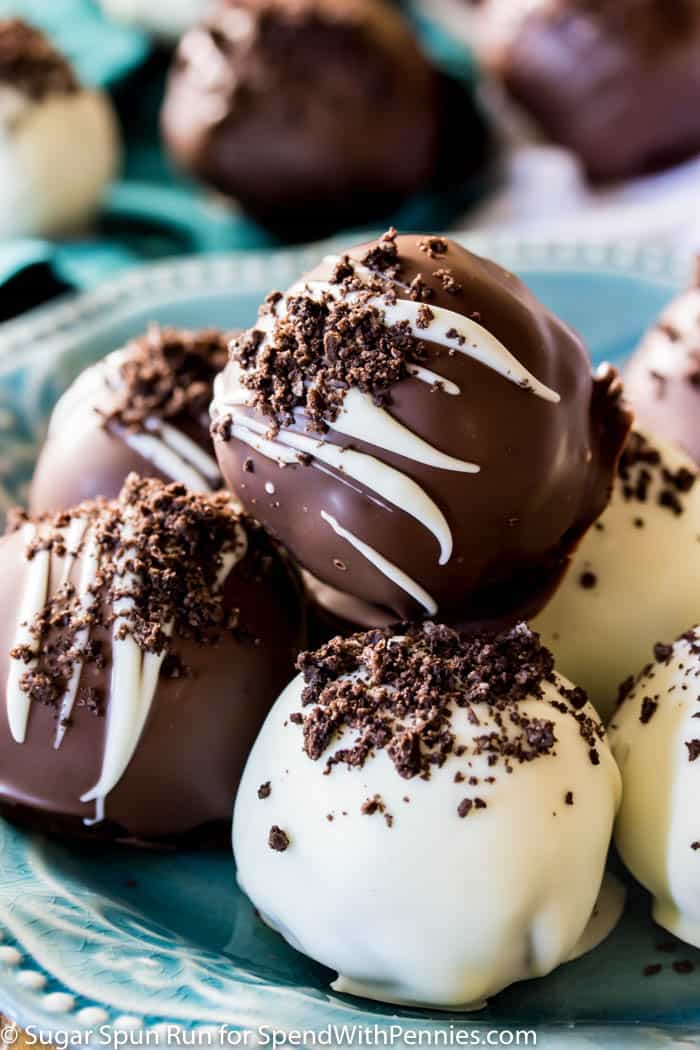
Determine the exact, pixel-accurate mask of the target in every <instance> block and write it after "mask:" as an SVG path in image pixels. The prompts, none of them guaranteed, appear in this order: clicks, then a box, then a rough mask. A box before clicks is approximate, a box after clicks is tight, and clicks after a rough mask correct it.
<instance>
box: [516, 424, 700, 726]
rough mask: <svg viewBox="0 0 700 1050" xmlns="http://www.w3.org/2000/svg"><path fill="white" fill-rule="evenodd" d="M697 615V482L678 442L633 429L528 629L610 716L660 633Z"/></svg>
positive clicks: (699, 580)
mask: <svg viewBox="0 0 700 1050" xmlns="http://www.w3.org/2000/svg"><path fill="white" fill-rule="evenodd" d="M698 615H700V480H698V473H697V471H696V469H695V466H694V464H693V462H692V461H691V460H689V459H688V457H687V456H685V455H684V454H683V453H682V452H681V451H680V450H679V449H677V448H676V447H675V446H673V445H670V444H667V443H666V442H663V441H660V440H658V439H656V438H653V437H651V436H648V435H642V434H640V433H635V434H633V435H632V436H631V438H630V440H629V442H628V445H627V448H626V450H625V452H624V453H623V456H622V459H621V460H620V465H619V469H618V475H617V478H616V479H615V487H614V490H613V495H612V499H611V501H610V505H609V506H608V508H607V510H606V511H605V513H604V514H603V516H602V517H601V518H600V520H599V521H598V522H597V523H596V524H595V526H594V527H593V528H592V529H591V530H590V532H589V533H588V534H587V535H586V537H585V538H584V540H583V542H582V543H581V545H580V547H579V549H578V551H577V552H576V556H575V558H574V560H573V562H572V565H571V567H570V569H569V570H568V573H567V575H566V577H565V579H564V581H563V583H562V584H561V586H560V587H559V590H558V591H557V592H556V594H555V595H554V597H553V598H552V600H551V602H550V603H549V605H547V607H546V608H545V609H544V611H543V612H542V613H541V614H540V615H539V616H538V617H537V618H536V619H535V621H534V627H535V628H536V630H537V631H539V632H540V633H541V635H542V638H543V641H544V643H545V645H547V646H549V648H550V649H551V650H552V652H553V653H554V655H555V658H556V661H557V667H558V668H559V669H560V670H561V671H562V673H563V674H565V675H567V677H569V678H571V679H572V680H573V681H575V682H576V683H577V684H579V685H581V686H583V688H584V689H585V690H586V691H587V693H588V695H589V697H590V699H591V702H592V703H593V704H594V705H595V706H596V708H597V709H598V711H599V712H600V714H601V715H602V716H603V717H604V718H607V717H608V716H609V715H610V713H611V711H612V709H613V707H614V705H615V701H616V697H617V691H618V686H619V685H620V683H621V682H622V681H623V679H624V678H626V677H627V676H628V675H630V674H634V673H635V671H636V670H637V669H638V668H639V667H641V666H642V664H643V663H644V659H645V656H646V654H647V653H649V652H650V651H651V648H652V646H653V645H654V643H655V642H656V641H658V640H659V639H660V638H674V637H675V636H676V635H677V634H678V633H679V632H680V631H682V630H683V629H684V628H685V627H686V626H687V624H688V623H691V622H692V621H693V620H694V619H695V618H697V616H698Z"/></svg>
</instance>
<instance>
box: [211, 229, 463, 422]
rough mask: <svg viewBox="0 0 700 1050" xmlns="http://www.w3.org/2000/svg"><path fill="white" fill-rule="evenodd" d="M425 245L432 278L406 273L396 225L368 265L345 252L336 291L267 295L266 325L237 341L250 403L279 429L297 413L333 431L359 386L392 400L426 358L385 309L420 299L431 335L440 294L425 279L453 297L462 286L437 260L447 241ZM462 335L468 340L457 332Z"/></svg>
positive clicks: (406, 327) (421, 322)
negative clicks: (433, 305) (434, 305)
mask: <svg viewBox="0 0 700 1050" xmlns="http://www.w3.org/2000/svg"><path fill="white" fill-rule="evenodd" d="M418 243H419V248H420V250H421V251H423V252H424V253H425V255H426V270H425V274H417V275H414V276H413V277H412V278H410V279H409V278H408V277H405V278H404V277H403V275H402V271H403V269H404V263H403V261H402V259H401V256H400V254H399V247H398V243H397V233H396V230H394V229H390V230H388V231H387V232H386V233H385V234H384V235H383V236H382V237H381V238H380V240H379V241H377V242H376V243H375V244H374V245H373V246H372V247H371V248H369V249H368V250H367V251H366V252H365V254H364V255H363V256H362V258H361V260H360V262H359V263H358V262H357V261H356V260H353V259H352V258H351V257H350V256H349V255H343V256H342V257H341V258H340V260H339V261H338V262H337V263H336V264H335V268H334V269H333V272H332V274H331V277H330V281H329V285H330V289H329V288H328V287H323V286H321V287H320V288H319V287H314V286H312V285H309V284H307V285H303V284H300V285H298V286H296V287H295V288H294V289H292V290H291V291H290V292H289V293H288V294H287V295H286V296H284V297H283V298H284V308H283V309H281V308H278V306H277V303H278V299H275V301H274V302H273V303H270V301H269V299H268V301H266V302H265V304H264V305H263V306H262V308H261V311H260V324H259V327H254V328H251V329H249V330H248V331H246V332H244V333H243V334H242V335H241V336H239V337H238V338H237V339H235V340H234V341H233V343H232V346H231V358H232V360H233V361H234V362H235V363H236V364H238V366H239V381H240V383H241V384H242V385H243V386H244V387H245V388H246V389H247V390H248V391H249V392H250V397H249V399H248V404H250V405H251V406H252V407H254V408H256V409H257V410H258V411H260V412H261V413H262V414H263V415H265V416H266V417H267V418H268V419H269V421H270V433H271V434H272V435H274V434H275V433H276V432H277V431H278V430H279V429H280V427H285V426H290V425H291V424H292V423H293V422H294V421H295V413H303V416H304V422H305V424H306V426H307V428H308V429H309V430H311V431H315V432H317V433H325V432H327V430H328V429H329V426H330V425H332V423H333V422H334V420H335V419H336V418H337V416H338V413H339V412H340V410H341V407H342V403H343V400H344V398H345V396H346V394H347V392H348V390H350V389H356V390H359V391H361V392H362V393H364V394H367V395H369V396H371V397H372V399H373V400H374V402H375V403H376V404H377V405H380V406H382V407H385V406H388V405H390V404H391V400H392V388H393V387H394V386H395V385H396V384H397V383H399V382H401V381H402V380H405V379H408V378H409V377H410V375H411V365H416V364H421V363H423V362H424V361H425V360H426V359H427V357H428V356H429V353H430V351H429V348H428V347H426V345H425V343H424V342H423V340H422V339H420V338H416V336H415V335H414V332H413V329H412V327H411V325H410V324H409V323H408V322H407V321H399V322H396V323H394V324H389V323H388V321H387V315H386V312H385V306H390V305H393V304H395V303H396V301H397V299H398V298H404V299H409V300H412V301H414V302H416V303H419V304H420V310H419V313H418V322H417V327H418V329H419V330H421V332H422V331H426V333H427V330H428V329H429V328H430V325H431V323H432V321H433V320H434V314H433V311H432V310H431V308H430V306H429V305H428V303H429V301H430V300H431V299H432V298H433V296H434V294H435V291H434V287H433V286H431V284H430V283H429V280H427V279H426V278H435V279H436V280H437V281H438V282H439V285H441V286H442V288H443V289H444V290H445V291H447V292H448V293H449V294H453V295H457V294H459V293H460V292H461V290H462V289H461V286H460V284H459V283H458V282H457V280H456V279H455V277H454V274H453V273H452V271H451V270H449V269H446V268H445V267H444V266H439V267H437V268H434V265H435V264H434V263H433V264H432V265H431V262H430V260H435V259H441V258H442V257H443V256H444V255H445V253H446V252H447V251H448V248H449V246H448V243H447V241H445V240H444V238H441V237H428V238H423V239H422V240H420V241H419V242H418ZM278 295H279V293H278ZM455 338H459V339H460V341H462V342H463V337H458V334H457V333H455ZM426 339H429V334H426Z"/></svg>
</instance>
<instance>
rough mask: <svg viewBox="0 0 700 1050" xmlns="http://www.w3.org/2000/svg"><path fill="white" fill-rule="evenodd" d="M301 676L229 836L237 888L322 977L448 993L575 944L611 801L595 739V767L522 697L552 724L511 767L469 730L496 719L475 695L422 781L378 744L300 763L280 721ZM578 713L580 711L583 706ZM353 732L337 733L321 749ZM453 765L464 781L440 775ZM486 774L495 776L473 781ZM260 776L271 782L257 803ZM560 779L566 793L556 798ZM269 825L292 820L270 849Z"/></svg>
mask: <svg viewBox="0 0 700 1050" xmlns="http://www.w3.org/2000/svg"><path fill="white" fill-rule="evenodd" d="M544 688H545V697H546V698H547V699H552V700H558V699H559V695H560V694H559V693H558V690H557V688H556V687H555V686H553V685H550V684H545V687H544ZM301 691H302V681H301V677H299V678H296V679H295V680H294V681H293V682H292V683H291V684H290V685H289V687H288V688H287V689H286V690H285V692H284V693H283V694H282V696H281V697H280V698H279V700H278V701H277V703H276V705H275V707H274V708H273V709H272V711H271V713H270V715H269V717H268V719H267V721H266V723H265V725H264V727H263V729H262V731H261V733H260V735H259V737H258V740H257V743H256V744H255V746H254V748H253V752H252V754H251V756H250V759H249V761H248V764H247V767H246V770H245V773H244V776H243V780H242V784H241V788H240V791H239V794H238V799H237V802H236V809H235V815H234V848H235V854H236V861H237V864H238V879H239V883H240V885H241V887H242V889H243V890H244V891H245V892H246V893H247V894H248V895H249V896H250V898H251V900H252V901H253V903H254V904H255V906H256V907H257V908H258V909H259V910H260V912H261V913H262V914H263V916H264V917H265V918H266V921H267V922H268V923H269V924H270V925H271V926H273V927H275V928H276V929H277V930H278V931H279V932H280V933H281V934H282V935H283V936H284V937H285V938H286V939H287V940H288V941H289V943H290V944H292V945H294V946H295V947H297V948H299V949H300V950H301V951H304V952H305V953H306V954H308V955H310V956H311V957H312V958H314V959H317V960H319V961H320V962H323V963H325V964H326V965H327V966H329V967H330V968H331V969H334V970H337V971H338V972H339V974H340V977H339V980H338V982H336V983H335V984H334V987H335V988H336V989H337V990H339V991H344V992H351V993H354V994H360V995H365V996H368V997H370V998H375V999H380V1000H382V1001H385V1002H397V1003H400V1002H410V1003H419V1004H420V1003H422V1004H430V1005H434V1006H442V1007H448V1006H451V1007H456V1008H460V1007H465V1006H467V1005H473V1004H475V1003H479V1004H480V1003H482V1002H483V1000H484V999H486V998H487V997H489V996H491V995H494V994H495V993H496V992H498V991H499V990H500V989H501V988H504V987H505V986H506V985H508V984H511V983H512V982H514V981H519V980H523V979H525V978H528V977H534V976H537V975H542V974H545V973H549V972H550V971H551V970H552V969H554V968H555V967H556V966H558V965H559V964H560V963H562V962H564V961H565V960H567V959H568V958H569V957H570V956H571V955H572V954H574V952H575V949H576V946H577V945H578V943H579V941H580V939H581V937H582V935H583V933H584V931H585V929H586V927H587V924H588V921H589V919H590V918H591V914H592V912H593V909H594V906H595V904H596V900H597V898H598V893H599V890H600V887H601V880H602V878H603V869H604V866H605V857H606V853H607V848H608V843H609V837H610V832H611V828H612V822H613V819H614V815H615V811H616V809H617V806H618V803H619V798H620V778H619V773H618V770H617V767H616V766H615V763H614V762H613V759H612V756H611V754H610V752H609V750H608V747H607V745H606V744H605V743H604V742H603V743H601V744H600V745H599V747H598V750H599V752H600V759H601V761H600V765H598V766H594V765H593V764H592V763H591V761H590V759H589V756H588V749H589V745H588V744H587V743H586V742H585V741H584V740H583V738H582V737H581V735H580V732H579V726H578V724H577V722H576V721H575V720H574V719H573V718H572V717H570V716H569V715H568V714H564V713H561V712H560V711H557V710H556V709H555V708H553V707H550V705H549V704H547V703H546V700H545V702H544V703H543V702H542V701H536V700H529V701H524V702H523V703H522V704H521V705H519V706H520V709H521V710H522V712H523V713H524V714H526V715H529V716H530V717H538V716H539V717H545V718H547V719H550V720H551V721H552V722H554V724H555V734H556V737H557V745H556V754H551V755H547V756H541V757H539V758H537V759H536V760H534V761H532V762H530V763H526V764H522V765H518V764H517V763H516V764H515V768H514V770H513V773H512V774H511V775H508V774H507V773H506V772H505V770H504V768H503V766H502V764H499V765H497V766H496V767H489V765H488V756H487V755H486V754H482V755H480V756H476V755H475V754H474V753H473V752H474V748H473V746H471V745H472V744H473V741H474V738H475V736H478V735H480V734H482V733H488V732H489V731H490V730H491V729H493V728H494V727H493V725H492V722H491V713H490V709H489V707H488V705H486V704H477V705H475V706H474V711H475V713H476V714H477V716H478V718H479V720H480V722H481V725H480V726H477V727H475V726H473V725H471V724H470V722H469V720H468V718H467V714H466V711H465V710H464V709H460V708H456V709H453V710H454V715H453V723H452V728H453V731H454V733H455V735H456V738H457V743H458V744H465V745H467V746H468V747H469V752H470V753H469V754H465V755H464V756H463V757H461V758H458V757H457V756H456V755H455V754H452V755H450V756H449V757H448V759H447V760H446V762H445V764H444V765H443V766H442V768H440V769H434V770H433V771H432V774H431V778H430V780H428V781H425V780H423V779H421V778H419V777H417V778H413V779H411V780H405V779H402V778H401V777H400V776H399V774H398V773H397V771H396V769H395V768H394V766H393V764H392V762H391V760H390V759H389V757H388V755H387V753H386V751H384V750H382V751H378V752H376V753H375V755H374V757H371V758H369V759H368V761H367V763H366V764H365V766H364V767H363V768H362V769H352V770H350V769H348V768H347V767H346V766H344V765H337V766H335V767H334V768H333V770H332V772H331V774H330V775H329V776H324V772H323V771H324V767H325V758H326V757H327V755H326V756H322V758H321V759H320V760H319V761H317V762H314V761H311V760H310V759H309V758H308V757H307V756H306V755H305V754H304V752H303V751H302V729H301V727H300V726H298V725H294V724H293V723H292V722H290V721H289V716H290V714H291V713H292V712H295V711H299V710H301ZM309 710H310V708H308V707H307V708H305V709H304V713H305V714H308V712H309ZM586 713H587V714H589V715H591V716H593V717H595V715H594V712H593V709H592V708H590V707H588V708H587V709H586ZM505 725H506V727H508V726H509V723H508V720H507V718H506V719H505ZM507 731H508V730H507ZM510 731H512V727H511V729H510ZM354 737H355V733H354V732H353V731H349V730H346V731H345V733H344V734H343V735H341V736H339V737H338V738H337V739H335V740H334V742H333V746H332V749H331V750H333V751H334V750H336V748H338V747H342V746H348V745H350V744H351V742H352V741H353V740H354ZM329 753H330V752H329ZM458 770H459V771H461V772H463V773H465V775H466V776H467V777H468V776H470V775H475V776H477V777H479V781H480V782H479V785H478V786H470V785H469V784H468V783H467V782H466V781H465V782H464V783H455V782H454V775H455V773H456V772H457V771H458ZM491 775H493V776H494V777H495V778H496V779H495V783H493V784H487V783H485V781H484V778H485V777H487V776H491ZM266 781H271V793H270V796H269V797H268V798H266V799H262V800H261V799H259V798H258V794H257V792H258V788H259V786H260V785H261V784H263V783H265V782H266ZM567 791H572V792H573V794H574V805H566V804H565V801H564V799H565V795H566V793H567ZM376 794H378V795H380V796H381V798H382V800H383V801H384V803H385V805H386V810H387V812H389V813H390V814H391V815H392V816H393V818H394V821H393V826H392V827H388V826H387V824H386V822H385V820H384V818H383V816H382V814H381V813H379V812H377V813H375V814H373V815H371V816H368V815H366V814H362V813H361V807H362V805H363V803H364V802H365V801H366V800H367V799H371V798H373V797H374V796H375V795H376ZM404 796H406V797H408V798H409V799H410V802H408V803H407V802H405V801H403V799H404ZM465 797H470V798H474V797H480V798H483V799H484V801H486V803H487V808H485V809H480V810H476V809H475V810H472V812H471V813H470V814H469V815H468V816H467V817H465V818H463V819H462V818H460V817H459V815H458V813H457V807H458V805H459V803H460V801H461V800H462V799H463V798H465ZM329 813H331V814H333V818H334V819H333V821H329V820H328V819H327V815H328V814H329ZM272 825H278V826H279V827H280V828H282V829H283V830H284V831H285V832H286V833H287V834H288V835H289V838H290V845H289V847H288V849H287V850H286V851H284V852H282V853H278V852H274V851H273V850H271V849H270V847H269V845H268V835H269V832H270V828H271V826H272ZM614 912H615V909H614V908H613V909H612V912H608V914H609V915H610V917H611V921H612V920H613V916H614ZM607 932H608V930H607V929H606V930H605V933H607ZM600 935H601V936H602V933H601V934H600Z"/></svg>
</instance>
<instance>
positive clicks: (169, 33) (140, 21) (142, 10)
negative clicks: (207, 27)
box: [100, 0, 209, 43]
mask: <svg viewBox="0 0 700 1050" xmlns="http://www.w3.org/2000/svg"><path fill="white" fill-rule="evenodd" d="M100 3H101V4H102V7H103V9H104V11H105V12H106V14H108V15H109V16H110V18H114V19H116V20H117V21H119V22H126V23H127V24H129V25H134V26H138V27H139V28H140V29H145V30H146V32H147V33H152V34H153V35H154V36H156V37H158V39H159V40H162V41H163V42H164V43H175V42H176V41H177V40H178V39H179V38H180V37H181V36H182V34H183V33H184V32H185V30H186V29H189V28H190V26H192V25H194V23H195V22H196V21H197V19H198V18H200V17H201V16H202V15H203V14H204V12H205V11H206V9H207V7H208V4H209V0H167V3H153V0H100Z"/></svg>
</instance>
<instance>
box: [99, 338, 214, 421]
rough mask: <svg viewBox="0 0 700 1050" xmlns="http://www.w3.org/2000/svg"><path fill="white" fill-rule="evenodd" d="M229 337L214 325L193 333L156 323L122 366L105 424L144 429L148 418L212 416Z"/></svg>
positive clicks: (127, 350) (130, 350)
mask: <svg viewBox="0 0 700 1050" xmlns="http://www.w3.org/2000/svg"><path fill="white" fill-rule="evenodd" d="M229 342H230V339H229V337H228V336H226V335H225V334H224V333H223V332H220V331H217V330H215V329H211V330H206V331H201V332H188V331H183V330H182V329H178V328H161V327H160V326H159V325H151V327H150V328H149V329H148V331H147V332H146V334H145V335H143V336H141V337H140V338H138V339H134V340H133V341H132V342H130V343H129V344H128V345H127V346H126V347H125V350H124V359H123V361H122V362H121V363H120V365H119V376H120V380H121V384H122V386H121V387H120V389H119V392H118V400H117V402H116V404H115V405H114V406H113V407H112V408H111V409H110V411H109V412H108V413H106V414H104V416H103V420H104V425H105V426H109V425H113V424H117V425H119V426H121V427H124V428H125V429H127V430H143V429H144V425H145V423H146V421H147V420H154V419H155V420H170V419H174V418H176V417H182V416H186V417H188V418H190V419H193V420H196V421H197V422H202V420H205V421H206V420H207V414H208V410H209V404H210V402H211V399H212V384H213V382H214V379H215V377H216V376H217V375H218V373H219V372H220V371H221V369H222V368H223V367H224V365H225V364H226V361H227V359H228V348H229Z"/></svg>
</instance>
